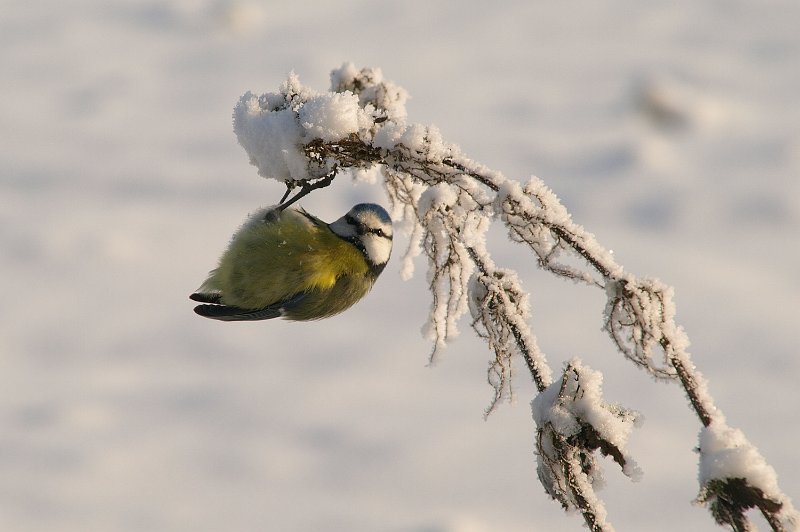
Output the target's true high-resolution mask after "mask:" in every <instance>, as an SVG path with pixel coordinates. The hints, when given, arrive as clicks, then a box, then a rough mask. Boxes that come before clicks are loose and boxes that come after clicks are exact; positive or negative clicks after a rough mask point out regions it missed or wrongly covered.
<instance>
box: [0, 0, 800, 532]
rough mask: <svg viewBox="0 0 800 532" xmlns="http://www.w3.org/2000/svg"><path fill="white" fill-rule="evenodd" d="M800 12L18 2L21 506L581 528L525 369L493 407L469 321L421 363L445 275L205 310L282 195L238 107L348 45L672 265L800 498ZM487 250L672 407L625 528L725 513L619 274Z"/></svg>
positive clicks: (9, 178) (43, 512)
mask: <svg viewBox="0 0 800 532" xmlns="http://www.w3.org/2000/svg"><path fill="white" fill-rule="evenodd" d="M799 17H800V5H798V4H797V3H796V2H792V1H790V0H785V1H778V0H776V1H771V2H767V3H765V4H764V3H759V4H756V3H752V2H745V1H736V0H734V1H730V2H724V3H723V2H704V3H697V2H689V1H683V0H681V1H670V2H666V1H664V2H647V3H642V2H635V1H633V0H618V1H610V2H601V3H577V2H561V3H552V4H540V3H535V2H523V1H518V2H505V3H502V4H500V6H499V7H493V8H489V7H487V4H486V3H485V2H461V3H460V4H459V6H458V8H457V9H456V8H454V7H452V5H450V6H447V5H445V3H434V2H422V1H410V2H396V3H391V5H388V3H387V5H380V4H378V3H374V2H365V1H355V0H352V1H347V0H341V1H339V2H336V3H333V2H331V3H322V2H319V3H313V2H312V3H295V4H286V3H272V2H265V3H257V2H236V1H225V0H181V1H177V2H170V3H166V2H158V1H150V0H146V1H142V0H128V1H114V2H107V1H100V0H83V1H74V2H60V1H53V0H51V1H42V2H22V1H15V0H11V1H7V2H5V3H4V5H3V15H2V17H0V65H2V68H1V69H0V70H1V71H2V73H0V94H2V98H0V135H1V136H0V139H1V140H2V143H3V149H2V150H0V168H2V173H0V247H1V248H2V250H3V253H2V254H1V255H0V272H2V274H3V277H4V283H3V292H4V293H5V299H6V306H5V308H6V310H5V312H4V313H3V319H2V325H0V351H1V353H2V354H0V527H1V528H2V529H3V530H10V531H37V532H38V531H47V532H66V531H85V530H104V531H121V532H127V531H155V530H158V531H161V530H164V531H175V530H186V531H189V530H191V531H206V530H207V531H218V530H235V531H250V530H281V531H284V530H285V531H295V530H296V531H311V530H326V531H344V530H347V531H374V530H387V531H415V532H422V531H426V532H432V531H436V532H456V531H459V532H467V531H471V532H474V531H489V530H491V531H497V530H503V531H517V530H554V529H576V530H577V529H580V527H581V521H580V519H579V518H578V517H576V516H568V517H565V516H564V515H563V514H562V512H561V510H560V508H559V507H558V505H557V504H556V503H554V502H551V501H549V500H548V499H546V497H545V495H544V493H543V489H542V488H541V486H540V485H539V484H538V482H537V480H536V478H535V471H534V467H535V460H534V457H533V453H532V450H533V442H532V435H533V430H534V427H533V424H532V421H531V415H530V407H529V401H530V398H531V397H532V387H531V385H530V384H529V383H528V382H527V381H526V378H525V377H524V375H523V374H522V373H520V377H519V378H518V381H517V385H516V387H515V388H516V392H517V401H516V402H515V403H514V404H510V405H504V406H503V407H502V408H501V409H500V410H499V411H498V412H497V413H496V414H494V415H492V416H491V417H490V418H489V419H488V421H483V419H482V412H483V409H484V408H485V407H486V406H487V405H488V402H489V399H490V395H491V394H490V391H491V390H490V389H489V387H488V386H487V385H486V384H485V383H484V376H485V375H484V372H485V367H486V364H487V362H486V360H487V359H486V353H485V351H484V349H483V347H482V345H481V343H480V342H478V341H477V340H476V339H474V338H473V337H472V334H471V333H470V332H469V331H468V330H466V324H465V331H464V333H463V335H462V336H461V337H460V338H459V339H458V341H456V342H455V343H454V344H452V345H451V346H450V348H449V350H448V351H447V353H446V356H445V358H444V359H443V360H442V361H441V363H439V364H438V365H436V366H435V367H433V368H429V367H426V362H427V354H428V351H429V346H428V345H427V344H426V343H425V342H424V341H423V340H422V339H421V337H420V334H419V328H420V326H421V325H422V323H423V321H424V319H425V314H426V312H427V310H428V306H429V298H428V295H427V294H426V291H425V286H424V276H423V275H422V274H421V273H420V274H418V275H417V277H415V278H414V279H413V280H411V281H410V282H403V281H401V280H400V278H399V275H398V273H397V272H398V268H399V264H398V263H395V264H394V266H392V265H390V266H389V267H388V268H387V271H386V272H385V273H384V274H383V277H382V278H381V279H380V281H379V282H378V284H377V286H376V288H375V290H374V291H373V293H372V294H371V295H370V296H369V297H368V298H366V299H365V300H364V301H363V302H361V303H360V304H359V305H357V306H356V307H354V308H353V309H352V310H350V311H348V312H347V313H345V314H343V315H340V316H338V317H335V318H332V319H329V320H326V321H322V322H318V323H310V324H293V323H286V322H277V321H276V322H264V323H252V324H229V323H217V322H211V321H206V320H202V319H200V318H198V317H197V316H195V315H194V314H193V313H192V311H191V308H192V303H191V302H190V301H188V299H187V295H188V294H189V293H190V292H191V291H192V290H193V289H195V288H196V287H197V285H198V284H199V283H200V282H201V281H202V280H203V279H204V276H205V274H206V273H207V271H208V270H209V269H210V268H211V267H213V266H214V262H215V260H216V257H217V255H218V254H219V252H221V250H222V249H223V248H224V246H225V244H226V242H227V239H228V237H229V236H230V234H231V233H232V232H233V231H234V230H235V229H236V227H238V224H239V223H240V222H241V221H242V220H243V219H244V217H245V215H246V214H247V213H248V212H249V211H251V210H254V209H255V208H257V207H259V206H260V205H262V204H269V203H273V202H275V201H276V200H277V199H278V197H279V195H280V194H281V192H282V190H281V188H280V186H279V185H278V184H277V183H275V182H267V181H264V180H262V179H259V178H257V177H256V174H255V169H254V168H253V167H251V166H249V165H248V163H247V158H246V156H245V154H244V151H243V150H242V149H241V148H240V147H239V146H238V145H237V144H236V140H235V137H234V135H233V133H232V132H231V122H230V117H231V110H232V108H233V105H234V103H235V102H236V101H237V99H238V97H239V96H240V95H241V94H242V93H243V92H245V91H246V90H254V91H257V92H264V91H272V90H275V89H277V87H278V85H279V84H280V82H281V81H282V80H283V79H285V77H286V74H287V73H288V72H289V71H290V70H291V69H294V70H295V71H296V72H297V73H298V74H299V75H300V77H301V79H302V81H303V82H304V83H306V84H308V85H311V86H313V87H316V88H318V89H321V90H323V89H326V88H327V86H328V79H327V76H328V72H329V71H330V70H331V69H332V68H334V67H337V66H339V65H340V64H341V63H342V62H343V61H346V60H350V61H353V62H355V63H356V64H357V65H371V66H380V67H382V68H383V70H384V73H385V74H386V76H387V77H388V78H390V79H392V80H394V81H396V82H397V83H399V84H400V85H402V86H404V87H405V88H407V89H408V90H409V91H410V92H411V94H412V97H413V99H412V100H411V101H410V102H409V105H408V108H409V114H410V116H409V119H410V120H411V121H416V122H423V123H433V124H436V125H437V126H439V128H440V129H441V130H442V133H443V134H444V136H445V138H446V139H448V140H449V141H451V142H455V143H458V144H459V145H460V146H461V147H462V149H463V150H464V152H465V153H466V154H468V155H469V156H471V157H472V158H474V159H476V160H478V161H481V162H483V163H485V164H487V165H489V166H490V167H492V168H494V169H497V170H500V171H503V172H504V173H505V174H506V175H508V176H513V177H515V178H519V179H526V178H527V177H528V176H529V175H530V174H536V175H538V176H539V177H541V178H543V179H544V180H545V181H546V182H547V183H549V185H550V186H551V187H552V188H553V189H554V190H555V192H556V193H557V194H558V195H559V196H560V197H561V198H562V200H563V201H564V203H565V204H566V206H567V207H568V208H569V209H570V210H571V211H572V213H573V215H574V217H575V219H576V221H578V222H579V223H581V224H583V225H585V226H586V227H587V228H588V229H589V230H591V231H593V232H594V233H595V234H596V235H597V237H598V239H599V240H600V242H601V243H603V244H605V245H606V246H607V247H610V248H612V249H614V251H615V254H616V256H617V259H618V260H619V262H621V263H622V264H623V265H624V266H625V267H626V268H627V269H628V270H630V271H633V272H635V273H638V274H647V275H653V276H657V277H660V278H661V279H662V280H664V281H665V282H667V283H669V284H672V285H674V286H675V287H676V300H677V304H678V318H679V321H680V322H681V323H682V324H683V326H684V327H685V328H686V330H687V332H688V334H689V336H690V338H691V339H692V342H693V344H692V353H693V354H694V357H695V361H696V363H697V365H698V366H699V367H700V369H701V370H702V371H703V372H704V374H705V375H706V376H707V377H708V378H709V380H710V381H711V392H712V394H713V395H714V396H715V397H716V399H717V401H718V404H719V406H720V407H721V408H722V409H723V410H724V411H725V412H726V414H727V416H728V421H729V423H730V424H731V425H732V426H736V427H739V428H741V429H743V430H744V431H745V433H746V434H747V435H748V436H749V438H750V439H751V441H752V442H753V443H754V444H755V445H757V446H758V447H759V449H760V450H761V451H762V453H763V454H764V455H765V457H766V458H767V460H768V461H769V462H770V463H771V464H772V465H773V466H775V468H776V469H777V470H778V473H779V480H780V482H781V486H782V487H783V489H784V490H785V491H786V492H787V493H788V494H789V495H790V496H794V497H795V504H796V505H798V503H800V500H798V499H797V498H798V497H800V477H799V476H798V475H797V473H796V472H797V471H798V470H800V460H798V455H797V451H796V447H797V442H798V440H800V428H798V427H800V409H798V408H797V405H798V404H800V387H798V386H797V379H798V377H800V362H799V361H798V354H800V342H798V337H797V329H798V325H800V319H798V317H797V316H798V315H797V312H796V305H797V302H798V300H799V299H800V275H798V272H799V271H800V246H798V236H800V180H799V179H798V175H799V174H800V99H799V98H798V95H799V94H800V34H798V32H797V30H796V28H797V21H798V20H800V18H799ZM365 199H370V200H375V201H379V202H385V198H383V196H382V191H381V189H380V187H377V186H375V187H369V186H366V185H359V186H358V187H353V186H352V185H351V184H350V182H349V181H347V180H346V179H339V180H338V181H337V182H336V183H335V184H334V186H333V187H331V188H330V189H329V190H327V191H325V192H324V193H316V194H314V195H312V196H311V197H310V198H309V199H308V200H307V201H304V206H305V207H306V208H308V209H309V210H310V211H312V212H314V213H316V214H318V215H319V216H321V217H322V218H325V219H333V218H335V217H338V216H339V215H341V214H342V213H343V212H344V211H345V210H347V208H349V207H350V206H351V205H352V204H353V203H355V202H356V201H359V200H365ZM495 236H496V237H498V238H499V239H500V240H502V233H501V232H500V231H497V232H496V234H495ZM403 243H404V242H403V240H402V239H400V241H399V242H397V245H398V246H402V245H403ZM492 249H493V250H494V251H495V253H496V258H497V261H498V263H499V264H501V265H510V266H516V267H519V268H521V269H522V270H523V272H524V273H523V279H524V281H525V283H526V286H527V287H528V288H529V289H530V290H531V292H532V303H533V311H534V320H535V321H534V323H533V327H534V330H535V332H536V333H537V334H538V337H539V341H540V344H541V346H542V348H543V349H544V350H545V352H546V353H547V354H548V356H549V358H550V359H551V361H552V364H553V366H555V367H558V366H559V365H560V364H561V362H562V361H563V360H566V359H568V358H570V357H571V356H575V355H578V356H581V357H582V358H583V359H584V362H585V363H586V364H588V365H589V366H591V367H593V368H595V369H599V370H601V371H603V372H604V374H605V394H606V396H607V397H608V398H609V399H611V400H618V401H620V402H621V403H623V404H625V405H626V406H629V407H632V408H636V409H638V410H640V411H641V412H643V414H644V416H645V418H646V421H645V425H644V426H643V427H642V428H641V429H638V430H637V431H636V432H635V433H634V435H633V437H632V441H631V449H632V452H633V454H634V456H635V457H636V459H637V461H638V463H639V464H640V465H641V466H642V468H643V469H644V472H645V476H644V478H643V480H642V481H641V482H640V483H639V484H630V483H629V482H627V480H626V479H624V477H622V476H621V475H620V474H619V472H618V471H617V470H616V469H615V467H614V465H613V464H612V463H611V462H608V463H607V465H606V471H607V474H606V476H607V480H608V486H607V488H606V490H605V491H604V492H602V495H603V496H604V497H605V498H606V501H607V503H608V509H609V513H610V519H611V521H612V522H613V523H615V524H616V526H617V528H618V529H619V530H665V531H666V530H679V529H687V530H715V529H716V527H715V526H714V525H713V523H712V522H711V520H710V518H709V517H708V516H707V513H706V512H705V510H703V509H700V508H697V507H694V506H692V505H691V504H690V501H691V500H692V498H693V497H694V496H695V495H696V492H697V483H696V455H695V454H694V453H693V452H692V447H693V446H694V445H695V444H696V442H697V440H696V437H697V428H698V427H697V424H696V422H695V420H694V418H693V417H692V416H691V413H690V411H689V410H688V408H687V405H686V400H685V399H684V397H683V396H682V394H681V393H680V391H679V390H678V388H676V387H671V386H666V385H662V384H658V385H657V384H654V383H653V382H652V381H651V380H650V379H649V378H648V377H647V376H645V375H644V374H642V373H641V372H639V371H637V370H636V369H635V368H633V367H632V365H631V364H629V363H626V362H625V361H624V360H622V359H621V357H620V356H619V355H618V354H616V353H615V352H614V351H613V349H612V348H611V345H610V342H609V341H608V340H607V338H606V337H605V336H604V334H603V333H602V332H601V331H600V326H601V321H600V317H601V311H602V306H603V298H602V294H600V293H595V292H597V291H592V290H588V289H586V288H583V287H578V286H573V285H571V284H568V283H564V282H561V281H556V280H553V279H550V278H548V277H547V276H545V275H543V274H542V273H540V272H537V271H535V270H534V269H533V268H532V266H531V263H532V261H531V259H530V257H528V256H526V255H525V253H524V251H523V250H521V249H519V248H516V247H513V246H510V245H506V244H503V243H502V242H499V243H496V244H494V245H493V246H492ZM423 266H424V265H423V264H421V263H420V264H419V265H418V269H419V270H420V272H421V270H422V269H423Z"/></svg>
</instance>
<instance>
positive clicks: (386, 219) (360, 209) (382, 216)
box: [349, 203, 392, 227]
mask: <svg viewBox="0 0 800 532" xmlns="http://www.w3.org/2000/svg"><path fill="white" fill-rule="evenodd" d="M349 214H351V215H352V216H353V217H354V218H356V219H358V220H360V219H362V217H364V216H370V215H375V216H377V217H378V219H379V220H380V222H381V223H383V224H386V225H388V226H390V227H391V225H392V219H391V217H390V216H389V213H388V212H386V209H384V208H383V207H381V206H380V205H378V204H377V203H359V204H358V205H355V206H354V207H353V208H352V209H350V213H349Z"/></svg>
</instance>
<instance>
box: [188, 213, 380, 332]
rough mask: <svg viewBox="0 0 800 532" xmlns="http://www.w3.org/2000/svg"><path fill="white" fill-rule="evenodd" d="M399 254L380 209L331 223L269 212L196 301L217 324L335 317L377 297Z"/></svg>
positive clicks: (236, 241)
mask: <svg viewBox="0 0 800 532" xmlns="http://www.w3.org/2000/svg"><path fill="white" fill-rule="evenodd" d="M391 252H392V220H391V218H389V215H388V214H387V212H386V210H384V208H383V207H381V206H380V205H375V204H372V203H360V204H358V205H356V206H355V207H353V208H352V209H350V212H348V213H347V214H345V215H344V216H342V217H341V218H339V219H338V220H336V221H335V222H333V223H331V224H327V223H325V222H323V221H322V220H320V219H319V218H316V217H314V216H312V215H310V214H309V213H307V212H306V211H304V210H303V209H295V208H289V207H287V208H285V209H283V208H281V207H269V208H266V209H262V210H260V211H258V212H256V213H255V214H253V215H252V216H250V218H249V219H248V220H247V222H245V224H244V225H243V226H242V227H241V229H239V230H238V231H237V232H236V234H235V235H234V236H233V238H232V239H231V242H230V244H229V245H228V249H227V250H226V251H225V253H223V255H222V257H221V258H220V260H219V266H218V267H217V268H216V269H215V270H212V271H211V273H210V274H209V277H208V279H207V280H206V281H205V282H204V283H203V284H202V285H201V286H200V288H198V289H197V291H196V292H195V293H194V294H192V295H191V296H189V297H190V298H191V299H192V300H194V301H199V302H201V303H205V304H204V305H198V306H196V307H195V309H194V311H195V312H196V313H198V314H199V315H201V316H205V317H206V318H212V319H215V320H223V321H249V320H268V319H272V318H278V317H283V318H285V319H288V320H298V321H302V320H317V319H321V318H327V317H329V316H333V315H334V314H338V313H340V312H342V311H344V310H346V309H348V308H350V307H351V306H352V305H354V304H355V303H356V302H357V301H359V300H360V299H361V298H362V297H364V296H365V295H366V294H367V292H369V291H370V289H371V288H372V285H373V284H374V283H375V280H376V279H377V278H378V275H380V273H381V272H382V271H383V269H384V267H386V263H387V262H388V261H389V255H391Z"/></svg>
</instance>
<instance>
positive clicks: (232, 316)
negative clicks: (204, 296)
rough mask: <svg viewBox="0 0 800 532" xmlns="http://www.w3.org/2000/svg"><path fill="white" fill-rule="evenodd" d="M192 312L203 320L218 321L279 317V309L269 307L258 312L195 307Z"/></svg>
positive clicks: (225, 306)
mask: <svg viewBox="0 0 800 532" xmlns="http://www.w3.org/2000/svg"><path fill="white" fill-rule="evenodd" d="M194 311H195V312H196V313H197V314H199V315H201V316H203V317H204V318H211V319H212V320H220V321H256V320H270V319H272V318H279V317H280V316H281V308H280V307H279V306H276V305H271V306H269V307H266V308H262V309H258V310H250V309H244V308H239V307H229V306H228V305H197V306H196V307H194Z"/></svg>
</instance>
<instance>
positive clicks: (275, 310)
mask: <svg viewBox="0 0 800 532" xmlns="http://www.w3.org/2000/svg"><path fill="white" fill-rule="evenodd" d="M195 295H200V296H201V297H202V296H204V295H206V294H192V296H190V297H191V298H192V299H194V300H195V301H201V300H200V299H195V298H194V297H193V296H195ZM304 297H305V294H295V295H294V296H292V297H290V298H288V299H284V300H283V301H280V302H278V303H274V304H272V305H269V306H267V307H264V308H260V309H246V308H241V307H234V306H231V305H215V304H211V305H197V306H196V307H194V311H195V312H196V313H197V314H199V315H200V316H203V317H204V318H211V319H212V320H220V321H258V320H271V319H273V318H280V317H281V316H283V313H284V309H285V308H286V307H292V306H294V305H296V304H297V303H298V302H300V301H301V300H302V299H303V298H304ZM210 303H213V302H210Z"/></svg>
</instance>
